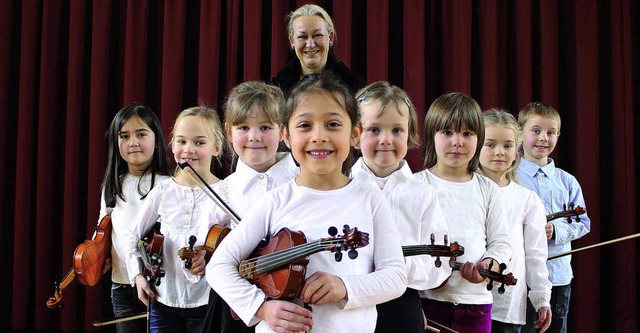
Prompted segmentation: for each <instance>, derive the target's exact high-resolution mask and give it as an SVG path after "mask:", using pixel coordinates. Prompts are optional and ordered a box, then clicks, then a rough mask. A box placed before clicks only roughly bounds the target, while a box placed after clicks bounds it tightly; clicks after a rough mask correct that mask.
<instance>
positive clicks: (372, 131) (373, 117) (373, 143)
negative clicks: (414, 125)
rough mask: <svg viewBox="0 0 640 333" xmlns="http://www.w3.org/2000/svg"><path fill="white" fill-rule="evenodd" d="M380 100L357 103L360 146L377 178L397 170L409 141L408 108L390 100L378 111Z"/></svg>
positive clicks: (366, 161)
mask: <svg viewBox="0 0 640 333" xmlns="http://www.w3.org/2000/svg"><path fill="white" fill-rule="evenodd" d="M381 107H382V105H381V104H380V101H377V100H372V101H365V102H364V103H362V104H360V110H361V113H362V129H363V132H362V134H361V135H360V149H361V150H362V155H363V157H364V161H365V163H366V164H367V166H368V167H369V168H370V169H371V171H373V173H374V174H375V175H376V176H378V177H386V176H388V175H390V174H391V173H393V172H394V171H396V170H398V167H399V166H400V161H401V160H402V159H403V158H404V157H405V155H407V146H408V140H409V108H408V107H407V106H406V105H404V104H401V105H400V110H399V111H400V112H401V113H398V109H397V107H396V103H389V104H387V105H386V106H385V108H384V111H383V112H382V114H380V109H381Z"/></svg>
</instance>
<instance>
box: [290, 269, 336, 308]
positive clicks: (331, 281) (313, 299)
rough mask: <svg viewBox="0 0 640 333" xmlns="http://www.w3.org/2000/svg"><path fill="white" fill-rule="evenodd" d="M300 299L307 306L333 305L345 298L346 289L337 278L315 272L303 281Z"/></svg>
mask: <svg viewBox="0 0 640 333" xmlns="http://www.w3.org/2000/svg"><path fill="white" fill-rule="evenodd" d="M300 297H302V299H303V300H304V302H305V303H307V304H314V305H322V304H327V303H335V302H338V301H341V300H343V299H345V298H347V288H346V287H345V286H344V282H342V279H341V278H339V277H338V276H336V275H332V274H329V273H325V272H315V273H313V275H311V276H310V277H308V278H307V279H306V280H305V281H304V287H302V292H301V293H300Z"/></svg>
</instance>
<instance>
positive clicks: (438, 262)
mask: <svg viewBox="0 0 640 333" xmlns="http://www.w3.org/2000/svg"><path fill="white" fill-rule="evenodd" d="M440 266H442V261H440V256H438V257H436V267H437V268H440Z"/></svg>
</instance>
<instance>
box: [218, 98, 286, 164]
mask: <svg viewBox="0 0 640 333" xmlns="http://www.w3.org/2000/svg"><path fill="white" fill-rule="evenodd" d="M229 134H230V137H229V140H231V143H232V144H233V150H234V151H235V152H236V154H238V156H239V157H240V159H242V161H243V162H244V163H246V164H247V165H249V166H250V167H252V168H253V169H255V170H256V171H259V172H264V171H266V170H268V169H269V168H270V167H271V166H273V165H274V164H275V163H276V152H277V150H278V143H279V142H280V128H278V124H274V123H272V122H270V121H269V119H268V118H267V117H266V115H265V114H264V113H263V112H262V111H260V110H259V109H258V108H257V107H254V110H252V111H251V112H249V115H248V116H247V117H246V118H245V119H243V120H242V122H240V123H239V124H236V125H233V126H231V130H230V131H229Z"/></svg>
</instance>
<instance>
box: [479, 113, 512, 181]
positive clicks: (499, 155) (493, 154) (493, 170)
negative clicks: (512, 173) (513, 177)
mask: <svg viewBox="0 0 640 333" xmlns="http://www.w3.org/2000/svg"><path fill="white" fill-rule="evenodd" d="M515 160H516V133H515V132H514V131H513V129H510V128H506V127H503V126H498V125H491V126H487V127H486V129H485V139H484V145H483V146H482V150H481V151H480V165H481V166H482V171H483V172H484V173H485V174H486V175H487V176H490V175H496V176H502V175H503V174H504V173H505V172H506V171H507V169H509V167H510V166H511V165H512V164H513V162H514V161H515ZM491 178H492V179H493V177H491Z"/></svg>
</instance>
